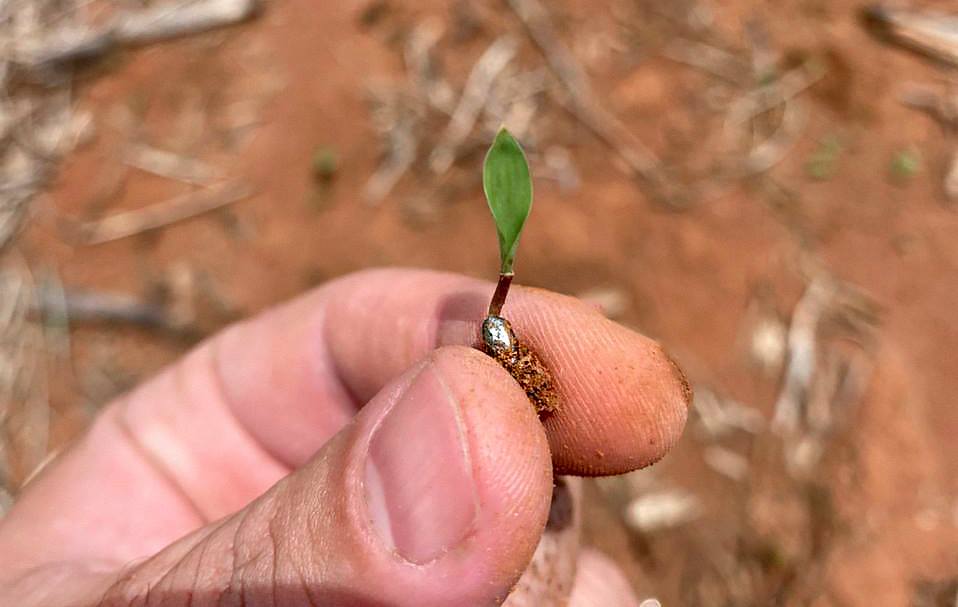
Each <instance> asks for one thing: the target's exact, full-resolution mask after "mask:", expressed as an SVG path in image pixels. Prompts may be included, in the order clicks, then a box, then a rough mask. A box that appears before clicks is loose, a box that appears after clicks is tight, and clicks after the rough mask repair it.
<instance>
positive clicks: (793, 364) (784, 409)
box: [772, 277, 833, 435]
mask: <svg viewBox="0 0 958 607" xmlns="http://www.w3.org/2000/svg"><path fill="white" fill-rule="evenodd" d="M832 296H833V288H832V286H831V285H830V284H829V282H828V281H827V280H826V279H822V278H819V277H814V278H812V281H811V283H810V284H809V285H808V287H807V288H806V289H805V293H804V294H803V295H802V298H801V299H800V300H799V301H798V303H797V304H796V305H795V310H794V311H793V312H792V322H791V326H790V327H789V329H788V365H787V367H786V368H785V379H784V383H783V385H782V390H781V392H780V393H779V396H778V400H777V401H776V403H775V413H774V417H773V419H772V428H773V429H775V430H776V431H778V432H781V433H782V434H784V435H793V434H794V433H795V432H796V431H797V430H798V429H799V423H800V420H801V415H802V410H803V408H804V407H805V405H806V403H807V400H808V393H809V389H810V388H811V384H812V379H813V377H814V375H815V369H816V364H817V358H818V339H817V338H818V323H819V320H820V319H821V317H822V314H823V313H824V312H825V309H826V307H827V306H828V304H829V301H830V300H831V298H832Z"/></svg>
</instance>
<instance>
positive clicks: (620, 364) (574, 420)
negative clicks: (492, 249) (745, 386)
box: [512, 289, 691, 476]
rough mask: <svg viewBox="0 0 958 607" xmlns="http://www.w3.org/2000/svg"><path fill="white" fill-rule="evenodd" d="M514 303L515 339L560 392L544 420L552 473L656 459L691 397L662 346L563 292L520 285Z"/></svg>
mask: <svg viewBox="0 0 958 607" xmlns="http://www.w3.org/2000/svg"><path fill="white" fill-rule="evenodd" d="M543 302H545V303H543ZM514 303H515V308H514V314H513V316H512V322H513V326H514V328H515V329H516V332H517V335H518V336H519V339H520V340H525V341H526V343H527V344H528V345H529V346H530V347H531V348H532V349H533V350H535V351H536V352H537V353H538V354H539V355H540V356H541V357H542V359H543V360H544V361H545V363H546V365H547V366H548V367H549V368H550V370H551V372H552V375H553V377H554V380H555V383H556V386H557V387H558V391H559V397H560V399H559V406H558V409H557V411H556V412H555V413H554V414H552V415H550V416H549V417H547V418H546V419H545V420H544V425H545V428H546V433H547V436H548V438H549V444H550V447H551V450H552V456H553V461H554V464H555V468H556V473H557V474H573V475H583V476H601V475H611V474H621V473H624V472H628V471H631V470H635V469H637V468H641V467H644V466H647V465H649V464H652V463H654V462H656V461H658V460H659V459H661V458H662V457H663V456H664V455H665V454H666V453H667V452H668V450H669V449H670V448H671V447H672V446H673V445H674V444H675V443H676V442H677V441H678V439H679V437H680V436H681V434H682V430H683V428H684V425H685V420H686V416H687V412H688V404H689V402H690V399H691V388H690V387H689V384H688V382H687V380H686V379H685V375H684V373H682V371H681V369H680V368H679V367H678V365H677V364H676V363H675V362H674V361H673V359H672V358H671V357H669V356H668V354H667V353H666V352H665V350H664V349H663V348H662V346H661V345H660V344H658V343H657V342H655V341H653V340H651V339H649V338H647V337H644V336H642V335H640V334H638V333H635V332H634V331H631V330H629V329H627V328H625V327H623V326H621V325H619V324H617V323H614V322H612V321H610V320H608V319H606V318H604V317H603V316H601V315H600V314H598V313H597V312H595V311H594V310H593V309H592V308H590V307H589V306H587V305H585V304H583V303H582V302H579V301H577V300H574V299H572V298H569V297H565V296H560V295H555V294H550V293H545V292H542V291H539V290H532V289H521V290H520V291H519V296H518V297H517V301H516V302H514Z"/></svg>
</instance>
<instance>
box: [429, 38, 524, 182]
mask: <svg viewBox="0 0 958 607" xmlns="http://www.w3.org/2000/svg"><path fill="white" fill-rule="evenodd" d="M518 46H519V45H518V43H517V42H516V40H515V38H513V37H512V36H509V35H506V36H501V37H499V38H497V39H496V40H495V41H493V42H492V44H490V45H489V48H487V49H486V50H485V52H484V53H483V54H482V56H481V57H479V60H478V61H476V64H475V65H474V66H473V67H472V71H471V72H470V73H469V78H468V79H467V80H466V85H465V88H463V91H462V96H461V97H460V98H459V103H458V105H456V109H455V111H454V112H453V114H452V117H451V118H450V119H449V123H448V124H447V125H446V129H445V130H444V131H443V134H442V137H441V139H440V142H439V144H438V145H437V146H436V147H435V149H433V151H432V154H431V155H430V156H429V167H430V168H431V169H432V171H433V172H434V173H437V174H441V173H445V172H446V171H447V170H449V167H450V166H452V163H453V162H455V160H456V155H457V152H458V149H459V147H460V146H461V145H462V144H463V142H465V140H466V138H467V137H468V136H469V133H471V132H472V130H473V128H474V127H475V124H476V120H477V119H478V118H479V115H480V113H481V112H482V109H483V108H484V107H485V106H486V103H487V100H488V98H489V94H490V93H491V92H492V87H493V85H494V84H495V82H496V78H498V77H499V74H501V73H502V71H503V70H504V69H505V68H506V66H508V65H509V62H510V61H512V58H513V57H515V55H516V51H517V50H518Z"/></svg>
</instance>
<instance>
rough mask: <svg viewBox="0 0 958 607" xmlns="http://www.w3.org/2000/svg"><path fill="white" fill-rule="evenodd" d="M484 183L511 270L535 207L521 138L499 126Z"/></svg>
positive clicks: (506, 268)
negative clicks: (533, 206) (527, 218)
mask: <svg viewBox="0 0 958 607" xmlns="http://www.w3.org/2000/svg"><path fill="white" fill-rule="evenodd" d="M482 187H483V190H484V191H485V193H486V200H487V201H488V202H489V209H490V210H491V211H492V217H493V218H494V219H495V220H496V232H497V233H498V235H499V259H500V261H501V266H500V269H499V272H500V273H502V274H511V273H512V263H513V261H514V259H515V256H516V247H518V246H519V235H520V234H521V233H522V226H523V225H524V224H525V222H526V217H528V216H529V210H530V209H531V208H532V177H531V176H530V175H529V164H528V163H527V162H526V155H525V154H524V153H523V152H522V148H521V147H519V142H518V141H516V140H515V138H514V137H513V136H512V135H511V134H510V133H509V131H507V130H506V129H505V128H502V129H499V133H498V134H497V135H496V139H495V141H493V142H492V147H490V148H489V152H488V153H487V154H486V161H485V163H484V164H483V166H482Z"/></svg>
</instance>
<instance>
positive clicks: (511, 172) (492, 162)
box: [482, 128, 558, 416]
mask: <svg viewBox="0 0 958 607" xmlns="http://www.w3.org/2000/svg"><path fill="white" fill-rule="evenodd" d="M482 187H483V190H484V191H485V194H486V201H487V202H488V203H489V210H491V211H492V218H493V219H494V220H495V223H496V234H497V235H498V237H499V281H498V283H497V284H496V290H495V292H494V293H493V295H492V300H491V301H490V302H489V312H488V314H487V315H486V318H485V319H483V321H482V350H483V351H484V352H486V353H487V354H489V355H490V356H492V357H493V358H495V359H496V360H497V361H499V364H501V365H502V366H503V367H505V368H506V370H508V371H509V373H510V374H511V375H512V377H513V378H515V380H516V381H517V382H519V385H520V386H522V388H523V389H524V390H525V391H526V395H527V396H528V397H529V400H531V401H532V404H533V406H534V407H535V409H536V411H537V412H538V413H539V415H540V416H545V415H547V414H550V413H552V412H553V411H555V410H556V406H557V401H558V397H557V394H556V390H555V385H554V383H553V380H552V374H551V373H550V372H549V369H548V368H547V367H546V366H545V364H544V363H543V362H542V360H541V359H540V358H539V356H538V355H537V354H536V353H535V352H534V351H533V350H531V349H530V348H529V347H528V346H526V345H525V344H524V343H522V342H521V341H520V340H519V339H518V338H517V337H516V334H515V332H514V331H513V329H512V325H511V324H510V323H509V321H508V320H506V319H505V318H504V317H503V316H502V307H503V306H504V305H505V303H506V296H507V295H508V294H509V287H510V285H511V284H512V278H513V276H514V275H515V272H514V269H513V266H514V264H515V259H516V249H517V248H518V247H519V237H520V236H521V235H522V228H523V227H524V226H525V223H526V218H528V217H529V211H530V210H531V209H532V177H531V175H530V173H529V164H528V163H527V162H526V156H525V154H524V153H523V151H522V147H521V146H520V145H519V142H518V141H516V140H515V138H514V137H513V136H512V135H511V134H510V133H509V131H507V130H506V129H505V128H503V129H500V130H499V133H498V134H497V135H496V138H495V140H494V141H493V142H492V147H490V148H489V152H488V153H487V154H486V160H485V163H484V164H483V167H482Z"/></svg>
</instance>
